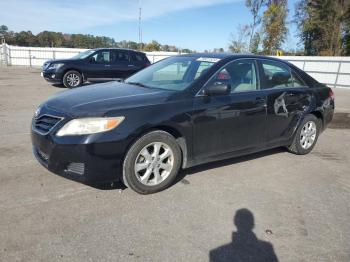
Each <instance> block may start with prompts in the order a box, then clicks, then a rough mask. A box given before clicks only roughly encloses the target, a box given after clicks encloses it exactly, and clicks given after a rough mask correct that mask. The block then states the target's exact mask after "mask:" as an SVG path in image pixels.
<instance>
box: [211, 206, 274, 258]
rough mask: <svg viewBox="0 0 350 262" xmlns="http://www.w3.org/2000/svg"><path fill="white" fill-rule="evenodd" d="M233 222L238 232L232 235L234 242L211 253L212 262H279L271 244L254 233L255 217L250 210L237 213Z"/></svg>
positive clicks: (241, 210)
mask: <svg viewBox="0 0 350 262" xmlns="http://www.w3.org/2000/svg"><path fill="white" fill-rule="evenodd" d="M233 222H234V224H235V226H236V228H237V232H233V233H232V242H231V243H229V244H226V245H223V246H220V247H218V248H216V249H213V250H211V251H210V253H209V261H212V262H218V261H222V262H228V261H230V262H277V261H278V258H277V256H276V254H275V251H274V249H273V246H272V244H271V243H269V242H266V241H262V240H259V239H258V238H257V237H256V235H255V234H254V232H253V228H254V216H253V213H252V212H250V211H249V210H248V209H240V210H238V211H237V212H236V214H235V217H234V219H233Z"/></svg>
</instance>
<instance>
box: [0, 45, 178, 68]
mask: <svg viewBox="0 0 350 262" xmlns="http://www.w3.org/2000/svg"><path fill="white" fill-rule="evenodd" d="M0 50H1V52H0V61H1V64H2V65H12V66H28V67H40V66H42V65H43V63H44V62H45V61H47V60H51V59H65V58H70V57H72V56H75V55H76V54H78V53H80V52H83V51H85V50H87V49H80V48H58V47H54V48H50V47H22V46H10V45H6V44H2V45H0ZM145 53H146V54H147V57H148V59H149V60H150V61H151V63H154V62H157V61H159V60H161V59H164V58H166V57H169V56H173V55H178V54H179V53H178V52H145Z"/></svg>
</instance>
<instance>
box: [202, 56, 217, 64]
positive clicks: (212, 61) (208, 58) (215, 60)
mask: <svg viewBox="0 0 350 262" xmlns="http://www.w3.org/2000/svg"><path fill="white" fill-rule="evenodd" d="M220 60H221V59H220V58H213V57H199V58H197V61H201V62H211V63H216V62H219V61H220Z"/></svg>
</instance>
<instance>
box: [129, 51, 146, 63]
mask: <svg viewBox="0 0 350 262" xmlns="http://www.w3.org/2000/svg"><path fill="white" fill-rule="evenodd" d="M131 58H132V60H133V61H134V62H149V61H148V59H147V57H146V55H144V54H140V53H133V54H132V56H131Z"/></svg>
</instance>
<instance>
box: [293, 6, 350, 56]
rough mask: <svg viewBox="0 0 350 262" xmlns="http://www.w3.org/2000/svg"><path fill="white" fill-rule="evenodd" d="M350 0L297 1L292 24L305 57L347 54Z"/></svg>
mask: <svg viewBox="0 0 350 262" xmlns="http://www.w3.org/2000/svg"><path fill="white" fill-rule="evenodd" d="M349 8H350V1H349V0H300V1H299V2H298V3H297V5H296V15H295V22H296V23H297V25H298V29H299V36H300V39H301V41H302V43H303V44H304V47H305V53H306V54H307V55H332V56H333V55H341V54H342V53H343V54H344V53H347V52H346V49H347V47H346V46H347V42H348V41H349V40H348V39H349V31H350V29H349V26H350V24H349V20H350V15H349Z"/></svg>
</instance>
